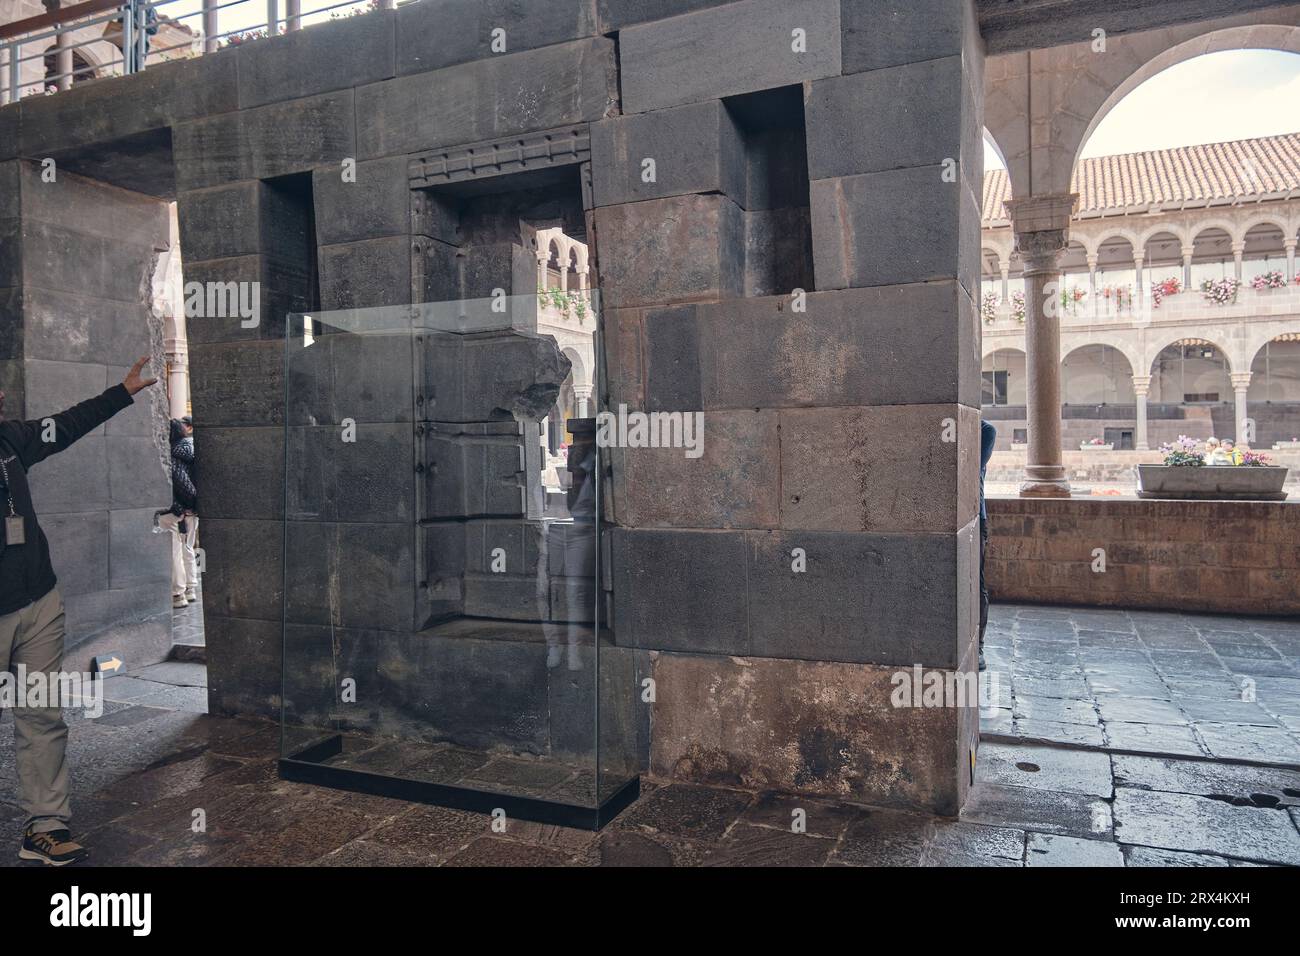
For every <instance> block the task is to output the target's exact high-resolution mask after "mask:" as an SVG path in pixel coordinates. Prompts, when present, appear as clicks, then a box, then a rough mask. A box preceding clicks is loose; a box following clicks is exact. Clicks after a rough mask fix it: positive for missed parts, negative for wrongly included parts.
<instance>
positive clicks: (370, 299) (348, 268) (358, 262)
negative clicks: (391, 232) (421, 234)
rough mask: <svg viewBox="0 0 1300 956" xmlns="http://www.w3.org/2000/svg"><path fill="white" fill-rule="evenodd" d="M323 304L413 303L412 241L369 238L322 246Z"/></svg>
mask: <svg viewBox="0 0 1300 956" xmlns="http://www.w3.org/2000/svg"><path fill="white" fill-rule="evenodd" d="M320 301H321V307H322V308H324V309H327V310H332V309H370V308H379V307H382V306H402V305H408V304H409V303H410V302H411V240H410V238H408V237H407V236H404V235H403V236H391V237H389V238H386V239H368V240H366V241H364V242H348V243H343V244H342V245H337V246H321V247H320Z"/></svg>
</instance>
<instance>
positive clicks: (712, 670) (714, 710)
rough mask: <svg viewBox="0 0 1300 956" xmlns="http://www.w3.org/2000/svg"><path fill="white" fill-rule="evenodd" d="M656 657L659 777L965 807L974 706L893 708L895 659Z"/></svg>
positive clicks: (655, 768)
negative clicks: (966, 726)
mask: <svg viewBox="0 0 1300 956" xmlns="http://www.w3.org/2000/svg"><path fill="white" fill-rule="evenodd" d="M653 668H654V669H653V677H654V680H655V686H656V689H657V701H656V703H655V707H654V717H653V727H654V732H653V734H652V737H651V754H650V767H651V772H652V773H653V774H655V775H656V776H661V777H667V778H670V779H676V780H686V781H690V782H693V783H703V784H714V785H723V786H733V787H734V786H739V787H745V788H752V789H756V790H768V789H772V790H784V791H790V792H797V793H807V794H812V795H818V796H826V797H833V798H836V799H849V800H855V801H861V802H864V803H873V804H887V805H894V806H900V807H910V808H919V809H923V810H927V811H930V812H934V813H940V814H946V815H955V814H956V813H957V811H958V810H959V809H960V807H961V803H962V799H963V797H964V795H965V792H966V788H967V787H968V786H969V783H968V781H969V773H970V770H969V757H968V754H967V749H966V747H965V746H963V744H962V743H961V742H959V739H960V727H961V724H962V722H963V720H965V719H966V718H967V716H968V715H969V712H970V711H972V710H973V709H974V708H973V706H966V707H907V708H900V707H895V706H893V704H892V703H891V696H892V695H893V693H894V690H895V686H894V683H893V678H894V674H895V673H896V671H895V669H894V668H889V667H873V666H866V665H862V664H845V663H828V662H816V661H780V660H764V659H761V658H735V657H731V658H726V657H723V658H718V657H706V656H697V655H683V654H660V655H658V657H657V658H655V659H654V661H653ZM940 676H941V677H944V678H946V677H947V676H948V675H946V674H941V675H940ZM719 688H723V689H724V690H723V692H719V690H718V689H719ZM727 688H743V692H727V691H726V690H725V689H727Z"/></svg>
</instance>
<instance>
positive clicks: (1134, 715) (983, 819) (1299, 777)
mask: <svg viewBox="0 0 1300 956" xmlns="http://www.w3.org/2000/svg"><path fill="white" fill-rule="evenodd" d="M1229 635H1231V637H1230V636H1229ZM1298 639H1300V625H1282V624H1277V623H1269V622H1257V621H1252V620H1246V619H1243V620H1241V621H1235V622H1234V621H1232V620H1227V619H1218V618H1203V617H1190V616H1189V617H1179V616H1177V615H1161V614H1140V613H1133V612H1122V611H1114V612H1107V611H1076V610H1069V611H1063V610H1060V609H1037V608H1028V607H1021V608H1017V607H999V608H996V609H995V611H994V625H993V627H992V628H991V630H990V643H989V647H990V652H991V658H992V660H991V661H990V664H991V666H996V668H997V669H998V670H997V673H999V674H1001V673H1002V672H1003V671H1006V672H1007V679H1006V680H1005V683H1006V685H1007V689H1006V691H1005V692H1003V691H1001V690H999V694H1002V693H1005V694H1006V696H1005V698H1004V699H1005V702H1006V704H1005V707H1004V708H1002V709H1003V710H1005V711H1007V713H1005V714H1003V713H997V714H994V715H993V716H992V717H991V719H990V720H989V721H988V722H987V724H988V726H986V728H985V730H986V739H985V741H984V742H983V744H982V745H981V748H980V755H979V768H978V771H977V781H976V784H975V786H974V787H973V789H972V791H971V794H970V798H969V800H968V801H967V804H966V807H965V808H964V810H963V812H962V814H961V817H960V818H959V819H956V820H950V819H941V818H935V817H931V816H928V815H924V814H919V813H911V812H905V811H901V810H889V809H876V808H870V807H862V806H856V805H850V804H843V803H831V802H827V801H822V800H814V799H810V798H806V797H797V796H789V795H784V794H777V793H754V792H749V791H742V790H727V789H719V788H709V787H700V786H694V785H689V784H682V783H669V782H665V781H646V782H645V784H644V785H643V795H642V797H641V798H640V799H639V800H638V801H637V802H636V803H635V804H633V805H632V806H631V807H630V808H628V809H627V810H626V811H624V812H623V813H622V814H621V815H620V816H619V817H618V818H617V819H616V820H615V821H614V822H613V823H611V824H610V825H609V826H608V827H606V829H605V830H604V831H603V832H602V833H599V834H596V833H589V832H586V831H579V830H570V829H566V828H562V827H555V826H544V825H541V824H535V823H528V822H523V821H507V825H506V831H505V832H504V833H494V832H493V831H492V828H491V825H490V824H491V821H490V819H489V818H488V817H486V816H483V815H479V814H472V813H466V812H462V811H456V810H448V809H443V808H438V807H429V806H421V805H413V804H410V803H405V802H402V801H398V800H391V799H387V798H383V797H374V796H367V795H361V794H354V793H349V792H345V791H336V790H329V789H325V788H321V787H313V786H308V785H305V784H298V783H292V782H288V781H284V780H281V779H279V777H278V776H277V773H276V763H275V759H276V755H277V747H278V744H279V731H278V728H277V727H276V726H275V725H274V724H272V723H268V722H263V721H255V720H242V719H241V720H236V719H230V718H221V717H214V716H209V715H207V714H204V713H201V712H196V711H201V710H202V708H201V707H196V706H195V704H194V701H195V699H196V698H197V697H199V696H200V692H201V691H202V684H201V683H200V682H201V680H202V675H201V673H200V672H198V671H195V670H194V669H193V668H194V667H199V668H201V665H190V664H169V665H157V666H156V669H145V670H143V671H141V672H138V673H137V674H135V675H132V676H131V677H130V678H126V677H123V678H113V679H112V680H111V681H110V682H109V684H110V693H109V697H110V698H112V700H111V701H110V702H109V703H107V704H106V705H105V713H104V714H103V716H101V717H99V718H96V719H87V718H85V717H84V716H81V715H80V714H79V712H76V711H69V712H68V716H69V726H70V734H69V756H70V758H71V761H72V767H73V789H74V795H73V810H74V814H75V821H74V826H75V829H76V832H77V833H78V835H79V836H81V837H82V838H83V839H84V841H85V842H86V844H87V845H88V846H90V847H91V852H92V861H93V862H94V863H97V864H99V865H153V866H158V865H189V866H195V865H198V866H202V865H314V866H348V865H402V866H407V865H409V866H442V865H447V866H591V865H607V866H629V865H630V866H637V865H645V866H669V865H675V866H692V865H705V866H790V865H801V866H875V865H891V866H1070V865H1085V866H1252V865H1277V864H1281V865H1300V760H1297V758H1296V755H1295V751H1294V749H1293V748H1294V747H1295V745H1296V728H1297V721H1298V720H1300V708H1298V707H1297V706H1296V703H1297V701H1298V700H1300V694H1297V692H1296V685H1297V684H1300V676H1298V675H1296V673H1295V661H1296V658H1297V640H1298ZM1162 640H1163V641H1164V643H1162ZM1175 645H1177V646H1175ZM1270 651H1271V652H1275V653H1276V656H1273V655H1272V654H1270V653H1267V652H1270ZM1103 652H1105V653H1103ZM1174 655H1181V656H1174ZM993 661H996V665H994V664H993ZM1251 661H1263V662H1265V663H1264V664H1263V665H1262V666H1256V667H1254V669H1252V670H1248V669H1247V668H1248V667H1250V666H1251V665H1248V664H1247V663H1245V662H1251ZM1193 665H1196V667H1195V669H1194V668H1193ZM1243 676H1250V677H1251V678H1252V679H1253V680H1254V681H1255V692H1256V693H1255V699H1254V700H1253V701H1247V700H1242V699H1241V694H1240V692H1239V690H1238V691H1237V693H1236V696H1233V695H1232V694H1230V693H1229V691H1228V690H1227V689H1225V687H1224V685H1225V684H1226V685H1228V687H1238V684H1237V683H1236V681H1237V680H1238V679H1239V678H1241V677H1243ZM118 681H124V682H127V683H123V684H120V685H118V684H117V682H118ZM1288 682H1289V683H1288ZM997 683H998V684H999V685H1000V684H1002V683H1004V682H1003V681H1002V680H999V681H998V682H997ZM112 685H117V687H113V686H112ZM1140 692H1141V693H1140ZM1198 692H1199V693H1198ZM1247 696H1249V695H1247ZM1246 703H1249V704H1253V705H1255V709H1252V708H1249V707H1243V706H1237V705H1239V704H1246ZM187 708H188V709H187ZM1089 714H1091V716H1089ZM10 724H11V718H10V717H9V716H8V715H5V716H4V717H3V718H0V848H3V847H5V846H6V845H7V846H8V847H10V848H12V850H13V851H14V852H0V861H2V862H3V863H4V864H5V865H29V866H39V865H40V864H22V863H20V862H19V861H18V860H17V857H16V850H17V846H18V842H19V839H20V834H21V827H22V820H21V818H20V815H19V812H18V809H17V806H16V794H15V770H14V750H13V734H12V728H11V726H10ZM1075 728H1079V729H1075ZM1089 728H1091V731H1092V732H1093V734H1092V736H1087V735H1088V734H1089V732H1090V731H1089ZM1143 728H1145V730H1144V729H1143ZM1170 728H1172V730H1171V729H1170ZM1253 731H1264V732H1265V733H1263V734H1260V735H1255V734H1254V733H1253ZM1252 741H1253V743H1252ZM1234 742H1235V743H1234ZM1135 744H1137V746H1135ZM1180 748H1182V749H1180ZM1287 748H1292V749H1287ZM199 810H201V811H202V814H201V815H200V814H197V813H196V811H199ZM797 810H802V811H803V814H801V815H799V816H801V818H802V819H803V820H805V821H806V830H805V832H802V833H796V832H792V825H791V822H792V820H793V819H794V818H795V816H796V813H795V811H797ZM199 816H201V817H202V819H203V820H204V821H205V823H206V827H205V828H204V830H203V832H199V833H196V832H194V826H193V824H194V821H195V819H196V817H199Z"/></svg>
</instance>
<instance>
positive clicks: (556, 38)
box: [397, 0, 597, 75]
mask: <svg viewBox="0 0 1300 956" xmlns="http://www.w3.org/2000/svg"><path fill="white" fill-rule="evenodd" d="M595 6H596V4H595V0H559V2H553V3H547V4H537V3H527V2H524V3H520V2H519V0H423V2H421V3H408V4H405V5H403V6H402V7H400V8H399V9H398V11H397V72H398V74H402V75H404V74H407V73H424V72H427V71H429V70H440V69H442V68H443V67H447V66H454V65H456V64H458V63H467V62H469V61H471V60H486V59H488V58H489V57H492V56H500V55H502V54H508V53H518V52H520V51H522V50H532V49H536V48H537V47H543V46H549V45H551V44H555V43H564V42H566V41H568V40H580V39H582V38H584V37H590V36H595V34H596V32H597V30H596V9H595ZM496 31H502V32H501V33H496ZM494 34H495V35H494ZM494 40H497V42H498V46H500V45H502V44H503V45H504V46H503V48H501V49H494V48H493V41H494Z"/></svg>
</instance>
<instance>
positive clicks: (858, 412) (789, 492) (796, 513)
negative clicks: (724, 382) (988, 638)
mask: <svg viewBox="0 0 1300 956" xmlns="http://www.w3.org/2000/svg"><path fill="white" fill-rule="evenodd" d="M979 444H980V432H979V411H978V410H977V409H974V408H970V407H969V406H966V405H881V406H876V407H873V408H843V407H842V408H804V409H787V410H785V411H783V412H782V413H781V450H780V455H781V480H780V486H781V495H782V497H781V527H782V528H785V529H787V530H790V529H800V530H812V531H890V532H916V531H936V532H937V531H945V532H956V531H958V530H959V529H961V528H964V527H966V525H968V524H970V522H971V521H972V520H974V518H975V516H976V514H977V513H978V510H979ZM828 466H829V467H828Z"/></svg>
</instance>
